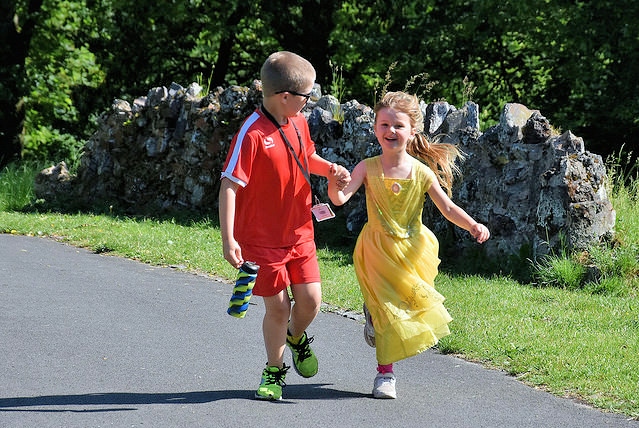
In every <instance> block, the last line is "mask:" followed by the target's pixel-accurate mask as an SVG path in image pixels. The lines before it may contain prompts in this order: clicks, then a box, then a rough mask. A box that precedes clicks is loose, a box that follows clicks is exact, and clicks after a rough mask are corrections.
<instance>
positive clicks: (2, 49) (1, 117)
mask: <svg viewBox="0 0 639 428" xmlns="http://www.w3.org/2000/svg"><path fill="white" fill-rule="evenodd" d="M42 1H43V0H33V1H30V2H29V7H28V13H27V14H26V18H25V20H24V22H22V21H20V20H19V17H18V16H17V14H16V2H15V1H3V2H2V3H0V167H3V166H5V165H6V164H8V163H9V162H11V161H14V160H17V159H20V154H21V152H22V128H23V125H24V116H25V110H24V106H23V102H22V98H23V96H24V94H25V92H26V91H27V88H26V84H25V80H26V79H25V78H26V70H25V59H26V57H27V55H28V52H29V42H30V41H31V37H32V35H33V30H34V27H35V20H34V14H35V13H36V12H38V11H39V10H40V8H41V7H42ZM20 27H21V28H20ZM19 28H20V31H18V29H19Z"/></svg>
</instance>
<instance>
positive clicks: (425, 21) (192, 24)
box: [0, 0, 639, 166]
mask: <svg viewBox="0 0 639 428" xmlns="http://www.w3.org/2000/svg"><path fill="white" fill-rule="evenodd" d="M0 20H1V21H0V166H3V165H5V164H7V163H9V162H11V161H15V160H20V159H23V160H35V161H38V162H51V161H59V160H63V159H64V160H67V161H68V162H73V161H74V160H77V156H78V153H79V149H80V147H81V146H82V144H83V142H84V140H86V138H88V137H89V136H90V135H91V133H92V132H93V130H94V129H95V124H96V118H97V117H98V115H99V114H100V113H101V112H103V111H104V110H106V109H108V108H109V106H110V105H111V103H112V101H113V99H114V98H124V99H129V100H131V99H133V98H135V97H138V96H140V95H145V94H146V93H147V91H148V90H149V89H150V88H152V87H154V86H167V85H169V84H170V83H171V82H173V81H175V82H178V83H180V84H182V85H188V84H189V83H190V82H193V81H197V82H199V83H200V84H201V85H202V86H204V87H205V88H207V89H212V88H214V87H217V86H228V85H231V84H239V85H248V84H250V82H251V81H252V80H253V79H255V78H258V77H259V69H260V67H261V64H262V62H263V61H264V59H265V58H266V56H267V55H268V54H270V53H271V52H273V51H275V50H279V49H286V50H291V51H294V52H297V53H299V54H301V55H302V56H304V57H306V58H307V59H309V60H310V61H311V62H312V63H313V64H314V65H315V67H316V69H317V71H318V83H320V84H321V85H322V87H323V91H324V93H332V94H333V95H336V96H338V97H340V98H341V101H343V102H344V101H347V100H349V99H357V100H358V101H359V102H361V103H364V104H368V105H372V104H373V103H374V102H375V100H376V98H377V96H378V95H379V93H380V92H381V91H382V89H408V90H410V91H413V92H415V93H417V94H418V95H420V96H422V97H423V98H424V99H425V100H426V101H433V100H437V99H446V100H447V101H449V102H450V103H451V104H454V105H458V106H460V105H461V104H462V103H463V102H465V101H467V100H469V99H472V100H473V101H475V102H477V103H478V104H479V106H480V108H481V120H482V125H483V126H490V125H492V124H493V123H495V121H496V120H497V119H498V118H499V114H500V112H501V109H502V108H503V105H504V104H505V103H507V102H520V103H522V104H525V105H526V106H528V107H529V108H532V109H538V110H540V111H541V112H542V114H544V115H545V116H546V117H548V119H549V120H550V122H551V123H552V124H553V125H555V126H556V127H559V128H561V129H562V130H568V129H570V130H572V131H573V132H574V133H575V134H577V135H579V136H581V137H583V138H584V140H585V141H586V144H587V149H588V150H590V151H593V152H597V153H600V154H603V155H606V154H610V153H617V152H618V151H620V150H622V147H623V150H624V151H626V152H629V151H633V150H635V149H636V148H637V138H639V126H638V125H639V115H638V112H639V87H638V85H637V84H636V79H637V75H638V74H639V62H638V61H639V49H638V48H639V26H637V25H636V22H637V21H638V20H639V2H636V1H634V0H617V1H606V0H601V1H597V2H566V1H555V2H548V1H545V0H531V1H529V2H524V3H522V2H516V1H514V0H499V1H497V0H485V1H482V2H468V1H466V0H448V1H446V2H444V1H439V0H358V1H353V0H351V1H338V0H297V1H287V2H280V1H275V2H274V1H260V0H256V1H254V2H245V1H240V0H229V1H224V2H222V1H209V0H188V1H183V2H161V3H157V2H151V1H149V0H137V1H131V0H82V1H75V0H5V1H3V2H2V4H1V5H0ZM407 84H408V87H407Z"/></svg>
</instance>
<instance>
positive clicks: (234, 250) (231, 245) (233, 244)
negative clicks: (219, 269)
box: [222, 239, 244, 269]
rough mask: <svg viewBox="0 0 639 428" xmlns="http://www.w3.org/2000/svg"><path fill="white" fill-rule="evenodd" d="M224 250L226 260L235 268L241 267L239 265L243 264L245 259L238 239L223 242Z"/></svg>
mask: <svg viewBox="0 0 639 428" xmlns="http://www.w3.org/2000/svg"><path fill="white" fill-rule="evenodd" d="M222 251H223V252H224V258H225V259H226V261H227V262H229V263H230V264H231V266H233V267H234V268H236V269H239V267H240V266H242V263H244V259H243V258H242V249H241V248H240V244H238V243H237V241H236V240H234V239H233V240H231V241H230V242H223V243H222Z"/></svg>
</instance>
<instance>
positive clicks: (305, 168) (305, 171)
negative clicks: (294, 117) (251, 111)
mask: <svg viewBox="0 0 639 428" xmlns="http://www.w3.org/2000/svg"><path fill="white" fill-rule="evenodd" d="M260 110H261V111H262V113H264V116H266V118H267V119H269V120H270V121H271V122H273V125H275V127H276V128H277V130H278V131H279V132H280V135H281V136H282V139H283V140H284V142H285V143H286V145H287V146H288V148H289V150H290V152H291V154H292V155H293V158H294V159H295V162H297V166H299V167H300V170H301V171H302V174H303V175H304V178H305V179H306V181H307V182H308V185H309V186H311V176H310V174H309V167H308V158H307V157H306V150H305V149H304V143H303V142H302V135H301V134H300V130H299V129H297V126H295V123H294V122H293V121H291V124H292V125H293V128H295V132H296V133H297V140H298V141H299V143H300V150H301V152H302V154H303V155H304V166H302V162H301V161H300V158H299V157H298V156H297V153H295V149H294V148H293V145H292V144H291V142H290V141H288V138H286V134H284V130H283V129H282V126H281V125H280V124H279V123H278V121H277V120H276V119H275V118H274V117H273V115H272V114H271V113H269V111H268V110H266V108H265V107H264V104H262V106H261V107H260Z"/></svg>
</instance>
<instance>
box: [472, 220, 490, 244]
mask: <svg viewBox="0 0 639 428" xmlns="http://www.w3.org/2000/svg"><path fill="white" fill-rule="evenodd" d="M469 232H470V234H471V235H473V238H475V239H476V240H477V242H479V243H480V244H483V243H484V242H486V241H487V240H488V238H490V231H489V230H488V228H487V227H486V226H484V225H483V224H481V223H475V224H474V225H472V227H471V228H470V230H469Z"/></svg>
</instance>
